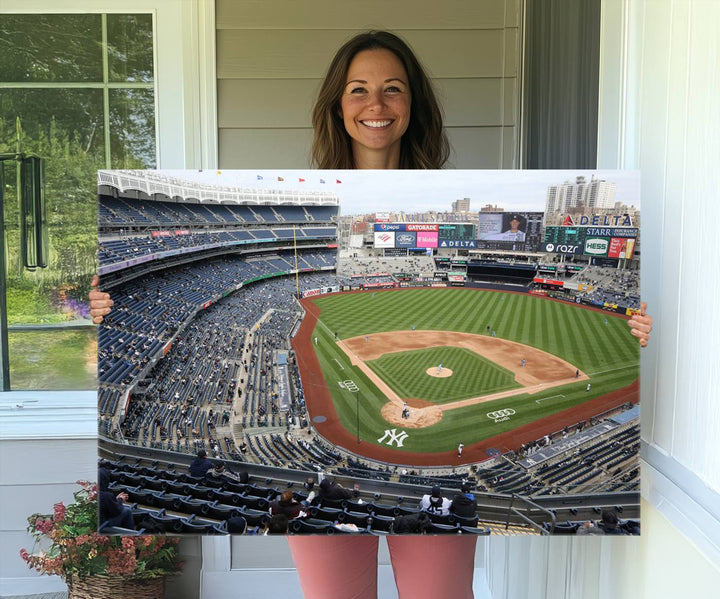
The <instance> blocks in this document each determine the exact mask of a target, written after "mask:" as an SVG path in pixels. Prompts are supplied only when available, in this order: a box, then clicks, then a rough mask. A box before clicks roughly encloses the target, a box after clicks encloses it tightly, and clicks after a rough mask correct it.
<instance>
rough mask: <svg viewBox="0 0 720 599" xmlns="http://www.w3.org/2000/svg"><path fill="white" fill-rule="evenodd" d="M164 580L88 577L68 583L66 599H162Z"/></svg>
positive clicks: (162, 578)
mask: <svg viewBox="0 0 720 599" xmlns="http://www.w3.org/2000/svg"><path fill="white" fill-rule="evenodd" d="M164 597H165V578H164V577H163V576H161V577H159V578H145V579H139V578H123V577H122V576H89V577H87V578H77V579H75V580H73V581H72V582H69V583H68V599H163V598H164Z"/></svg>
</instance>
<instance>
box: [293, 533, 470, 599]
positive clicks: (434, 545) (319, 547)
mask: <svg viewBox="0 0 720 599" xmlns="http://www.w3.org/2000/svg"><path fill="white" fill-rule="evenodd" d="M387 540H388V547H389V548H390V559H391V561H392V567H393V572H394V574H395V584H396V585H397V588H398V595H399V597H400V599H437V598H444V597H448V598H450V597H452V599H472V597H473V591H472V582H473V572H474V569H475V544H476V542H477V537H476V536H474V535H472V536H471V535H452V536H451V535H438V536H429V535H428V536H395V535H393V536H388V537H387ZM288 543H290V550H291V552H292V556H293V560H294V561H295V567H296V568H297V572H298V575H299V577H300V585H301V586H302V590H303V595H304V596H305V598H306V599H375V598H376V597H377V554H378V537H374V536H357V537H356V536H350V535H347V536H346V535H338V536H323V535H314V536H309V535H308V536H300V535H295V536H289V537H288Z"/></svg>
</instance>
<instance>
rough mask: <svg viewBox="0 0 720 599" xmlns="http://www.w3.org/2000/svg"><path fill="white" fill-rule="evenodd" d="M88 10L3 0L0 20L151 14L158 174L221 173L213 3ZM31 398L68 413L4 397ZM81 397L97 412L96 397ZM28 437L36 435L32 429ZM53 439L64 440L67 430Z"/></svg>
mask: <svg viewBox="0 0 720 599" xmlns="http://www.w3.org/2000/svg"><path fill="white" fill-rule="evenodd" d="M86 4H87V6H85V7H78V3H77V2H74V1H73V0H26V1H25V2H23V3H22V4H17V3H12V4H11V3H10V2H8V1H6V0H0V14H33V13H36V14H102V13H104V14H151V15H152V24H153V72H154V78H153V79H154V80H153V89H154V101H155V141H156V158H157V168H158V169H188V168H198V169H200V168H217V167H216V164H217V110H216V83H215V77H216V72H215V4H214V2H209V1H206V0H187V1H183V2H177V0H145V1H143V2H140V1H138V0H130V1H129V3H125V4H124V5H123V7H122V8H119V7H118V6H117V3H116V2H114V1H113V0H94V1H93V2H92V3H90V2H88V3H86ZM27 393H31V394H33V396H34V397H36V398H39V399H42V400H45V399H51V400H53V401H55V402H56V403H57V406H56V407H57V408H58V409H64V408H65V407H67V405H66V398H67V397H68V395H66V394H65V393H64V392H62V391H43V390H18V391H6V392H3V393H1V394H0V395H1V396H2V397H8V396H13V395H15V394H27ZM80 395H81V397H82V398H83V401H84V402H88V405H92V408H93V409H94V410H96V397H95V395H96V394H95V392H94V391H90V392H80ZM73 405H75V403H74V402H73ZM2 420H3V417H2V415H0V422H2ZM94 421H95V418H93V422H94ZM28 435H30V436H32V435H33V433H32V431H31V429H28ZM51 436H52V437H63V436H64V434H63V431H62V426H61V427H59V429H58V431H57V434H56V435H51Z"/></svg>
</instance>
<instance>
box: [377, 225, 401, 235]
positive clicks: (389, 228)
mask: <svg viewBox="0 0 720 599" xmlns="http://www.w3.org/2000/svg"><path fill="white" fill-rule="evenodd" d="M378 231H405V225H403V224H399V223H375V232H376V233H377V232H378Z"/></svg>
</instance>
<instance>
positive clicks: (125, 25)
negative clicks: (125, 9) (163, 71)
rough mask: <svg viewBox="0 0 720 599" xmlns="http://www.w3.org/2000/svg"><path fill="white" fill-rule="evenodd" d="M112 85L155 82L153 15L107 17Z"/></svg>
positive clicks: (109, 66)
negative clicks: (117, 83)
mask: <svg viewBox="0 0 720 599" xmlns="http://www.w3.org/2000/svg"><path fill="white" fill-rule="evenodd" d="M107 43H108V68H109V70H110V73H109V77H108V78H109V79H110V81H144V82H146V83H147V82H151V81H152V80H153V35H152V15H149V14H148V15H108V16H107Z"/></svg>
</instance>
